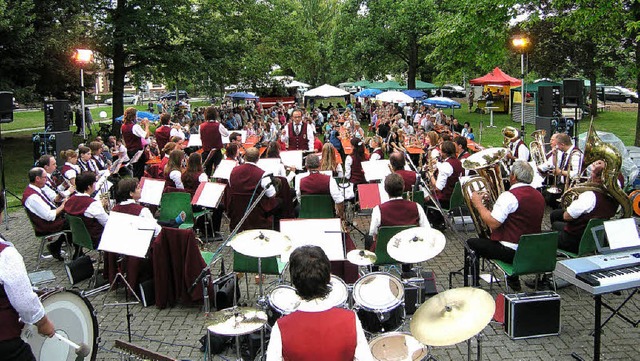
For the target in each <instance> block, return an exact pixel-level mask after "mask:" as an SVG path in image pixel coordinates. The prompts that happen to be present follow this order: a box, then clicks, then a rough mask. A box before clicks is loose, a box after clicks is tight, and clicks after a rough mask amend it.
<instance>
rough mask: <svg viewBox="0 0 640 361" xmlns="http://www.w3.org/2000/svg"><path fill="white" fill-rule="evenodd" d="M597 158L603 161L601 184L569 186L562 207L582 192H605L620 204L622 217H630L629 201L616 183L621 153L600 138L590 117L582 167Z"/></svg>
mask: <svg viewBox="0 0 640 361" xmlns="http://www.w3.org/2000/svg"><path fill="white" fill-rule="evenodd" d="M597 160H603V161H604V163H605V166H604V169H603V171H602V184H599V183H592V182H583V183H578V184H576V185H575V186H573V187H571V188H569V189H568V190H567V191H566V192H565V193H564V195H563V196H562V199H561V204H562V207H563V208H564V209H567V207H568V206H569V205H570V204H571V202H573V201H574V200H575V199H577V198H578V196H579V195H580V194H581V193H583V192H586V191H596V192H606V193H608V194H609V195H610V196H611V197H613V198H614V199H615V200H616V201H618V203H619V204H620V205H621V206H622V210H623V218H628V217H631V214H632V212H633V209H632V208H631V202H630V201H629V198H628V197H627V195H626V194H625V193H624V191H623V190H622V189H621V188H620V186H619V185H618V173H619V172H620V168H621V167H622V155H621V154H620V152H619V151H618V149H617V148H616V147H614V146H612V145H611V144H609V143H605V142H603V141H602V139H600V137H599V136H598V134H597V133H596V130H595V128H594V126H593V118H592V119H591V123H590V124H589V132H588V133H587V138H586V139H585V147H584V160H583V162H582V168H583V169H585V168H586V167H587V166H588V165H589V164H591V163H593V162H595V161H597Z"/></svg>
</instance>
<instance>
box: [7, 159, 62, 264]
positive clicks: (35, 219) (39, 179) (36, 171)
mask: <svg viewBox="0 0 640 361" xmlns="http://www.w3.org/2000/svg"><path fill="white" fill-rule="evenodd" d="M28 175H29V185H27V187H26V188H25V190H24V192H23V193H22V205H23V206H24V208H25V210H26V211H27V216H28V217H29V220H30V221H31V223H32V224H33V228H34V229H35V232H36V235H41V234H51V233H56V232H60V231H62V230H66V229H69V225H68V224H67V222H66V219H65V218H64V216H63V210H64V205H65V202H66V201H67V199H65V200H63V201H62V204H61V205H60V206H56V205H55V203H54V202H53V201H52V198H50V197H51V196H47V194H46V190H47V189H48V188H47V187H46V182H47V172H46V171H45V170H44V169H43V168H40V167H35V168H31V170H30V171H29V173H28ZM54 197H55V196H54ZM3 204H4V203H3ZM62 242H63V238H62V237H59V238H58V239H57V240H55V241H53V242H49V243H48V244H47V249H48V250H49V253H50V254H51V256H53V258H55V259H57V260H58V261H63V260H64V258H62V255H61V253H60V250H61V249H62Z"/></svg>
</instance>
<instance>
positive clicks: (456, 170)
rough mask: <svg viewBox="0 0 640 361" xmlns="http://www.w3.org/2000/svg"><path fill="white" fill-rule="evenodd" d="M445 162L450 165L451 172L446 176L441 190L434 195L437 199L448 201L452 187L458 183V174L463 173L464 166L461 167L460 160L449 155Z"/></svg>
mask: <svg viewBox="0 0 640 361" xmlns="http://www.w3.org/2000/svg"><path fill="white" fill-rule="evenodd" d="M445 162H447V163H449V164H450V165H451V168H453V173H452V174H451V175H450V176H449V178H447V183H445V185H444V188H442V191H440V192H438V193H437V194H436V197H437V198H438V200H443V201H449V199H451V194H452V193H453V188H454V187H455V186H456V183H458V180H459V179H460V176H461V175H462V174H464V168H462V162H460V160H459V159H457V158H453V157H449V158H447V160H445Z"/></svg>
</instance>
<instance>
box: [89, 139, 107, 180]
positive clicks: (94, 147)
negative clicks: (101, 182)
mask: <svg viewBox="0 0 640 361" xmlns="http://www.w3.org/2000/svg"><path fill="white" fill-rule="evenodd" d="M89 149H91V159H92V160H93V163H94V164H95V165H96V166H97V167H98V169H97V170H98V171H97V172H96V173H97V174H98V175H101V174H102V173H104V171H105V170H106V169H107V167H108V163H107V160H106V159H105V158H104V156H103V155H102V142H99V141H95V140H94V141H93V142H91V143H89Z"/></svg>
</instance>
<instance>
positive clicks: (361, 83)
mask: <svg viewBox="0 0 640 361" xmlns="http://www.w3.org/2000/svg"><path fill="white" fill-rule="evenodd" d="M351 85H352V86H357V87H364V88H366V87H368V86H370V85H371V82H370V81H368V80H366V79H363V80H358V81H357V82H355V83H351Z"/></svg>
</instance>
